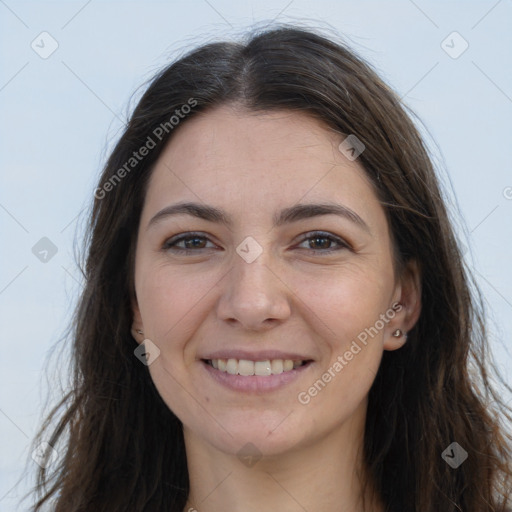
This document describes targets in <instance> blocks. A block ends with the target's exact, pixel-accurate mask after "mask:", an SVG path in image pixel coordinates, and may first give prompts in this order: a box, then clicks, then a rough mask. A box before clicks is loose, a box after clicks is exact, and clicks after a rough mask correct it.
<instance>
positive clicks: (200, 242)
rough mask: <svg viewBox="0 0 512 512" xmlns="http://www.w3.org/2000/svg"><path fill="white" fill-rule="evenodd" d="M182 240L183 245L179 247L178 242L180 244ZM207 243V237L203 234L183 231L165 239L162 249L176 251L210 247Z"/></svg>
mask: <svg viewBox="0 0 512 512" xmlns="http://www.w3.org/2000/svg"><path fill="white" fill-rule="evenodd" d="M182 242H183V245H182V246H181V247H180V246H178V244H181V243H182ZM207 243H208V238H207V237H206V236H204V235H201V234H198V233H185V234H182V235H178V236H175V237H173V238H171V239H169V240H167V241H166V242H165V243H164V245H163V247H162V249H163V250H170V251H176V252H180V251H183V252H188V251H195V250H200V249H211V247H206V244H207Z"/></svg>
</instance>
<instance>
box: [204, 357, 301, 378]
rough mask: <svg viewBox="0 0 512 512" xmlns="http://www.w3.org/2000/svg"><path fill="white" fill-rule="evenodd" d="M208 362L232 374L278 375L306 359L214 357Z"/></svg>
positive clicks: (299, 364)
mask: <svg viewBox="0 0 512 512" xmlns="http://www.w3.org/2000/svg"><path fill="white" fill-rule="evenodd" d="M208 363H209V364H210V365H211V366H213V367H214V368H215V369H217V370H220V371H221V372H227V373H229V374H230V375H237V374H238V375H243V376H246V377H248V376H251V375H260V376H264V375H278V374H279V373H283V372H289V371H290V370H293V369H295V368H299V367H300V366H302V365H303V364H304V361H293V360H292V359H272V361H269V360H268V359H267V360H266V361H248V360H247V359H240V360H239V359H212V360H210V361H208Z"/></svg>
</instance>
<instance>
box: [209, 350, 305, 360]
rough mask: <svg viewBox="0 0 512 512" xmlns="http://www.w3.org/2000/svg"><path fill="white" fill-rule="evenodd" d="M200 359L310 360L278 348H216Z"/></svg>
mask: <svg viewBox="0 0 512 512" xmlns="http://www.w3.org/2000/svg"><path fill="white" fill-rule="evenodd" d="M200 359H206V360H211V359H238V360H240V359H245V360H247V361H267V360H272V359H291V360H292V361H310V360H312V358H311V357H308V356H304V355H301V354H298V353H297V352H282V351H280V350H258V351H255V352H248V351H247V350H237V349H229V350H228V349H225V350H217V351H215V352H212V353H211V354H208V355H205V356H201V357H200Z"/></svg>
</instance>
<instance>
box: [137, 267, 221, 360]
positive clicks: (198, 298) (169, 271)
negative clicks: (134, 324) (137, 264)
mask: <svg viewBox="0 0 512 512" xmlns="http://www.w3.org/2000/svg"><path fill="white" fill-rule="evenodd" d="M141 267H142V265H141ZM220 277H221V276H217V273H215V272H214V271H211V270H210V271H205V272H197V271H192V270H190V271H187V269H186V268H177V267H176V268H172V267H171V266H170V265H167V266H166V265H163V264H158V265H157V264H154V265H152V266H147V267H145V268H144V269H143V270H142V268H141V272H140V275H139V280H138V289H137V291H138V293H137V298H138V301H139V308H140V311H141V315H142V319H143V322H144V326H145V328H146V331H147V333H148V337H150V336H153V338H154V341H155V342H156V343H158V344H161V345H162V347H163V348H164V349H171V350H172V349H176V348H178V347H179V346H180V342H181V340H185V339H186V334H187V333H189V332H190V330H191V329H194V326H196V327H197V326H198V325H199V324H200V323H201V318H202V314H203V313H204V312H205V304H206V303H207V302H208V295H209V293H214V289H215V286H216V284H217V282H218V281H219V279H220ZM171 340H172V341H173V343H170V341H171Z"/></svg>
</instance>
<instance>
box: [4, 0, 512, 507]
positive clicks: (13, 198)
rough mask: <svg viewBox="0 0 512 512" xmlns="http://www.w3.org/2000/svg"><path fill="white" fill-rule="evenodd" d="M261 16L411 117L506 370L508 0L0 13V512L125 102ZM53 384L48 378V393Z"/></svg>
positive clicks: (23, 456)
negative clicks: (398, 101)
mask: <svg viewBox="0 0 512 512" xmlns="http://www.w3.org/2000/svg"><path fill="white" fill-rule="evenodd" d="M275 18H277V20H278V21H284V22H286V21H288V22H293V21H300V22H301V23H303V24H308V23H309V24H310V25H312V26H318V27H320V28H322V27H324V28H325V27H326V26H327V25H326V24H327V23H329V24H330V25H331V27H332V28H333V29H334V30H336V31H338V32H339V33H341V34H343V35H344V36H345V37H346V39H347V41H348V42H349V43H350V44H351V45H352V47H353V48H354V49H355V50H356V51H357V52H359V54H360V55H362V56H363V57H365V58H366V59H368V60H369V61H370V62H371V63H372V64H373V65H374V66H375V67H376V68H377V70H378V71H379V72H380V73H381V75H382V76H383V77H384V79H385V80H387V81H388V82H389V83H390V84H391V85H392V87H394V88H395V89H396V90H397V91H398V92H399V94H400V95H401V96H404V102H405V103H406V104H407V105H409V106H410V107H411V108H412V109H413V110H414V111H415V112H416V113H417V114H418V115H419V117H420V118H421V120H422V121H423V123H424V125H425V128H424V131H426V130H428V131H429V132H430V134H431V136H432V138H433V140H434V141H436V142H437V144H438V145H439V148H440V150H437V149H436V148H435V146H434V143H433V142H432V140H430V141H429V145H430V146H431V147H432V150H433V151H434V152H435V155H436V156H435V159H436V163H437V164H438V167H439V173H440V177H441V180H442V181H443V183H444V184H445V185H446V186H447V187H448V195H449V197H450V203H452V204H453V205H454V207H453V208H454V210H453V213H454V215H455V220H456V223H457V225H458V226H459V232H460V236H461V238H462V240H463V242H464V244H465V245H466V246H468V247H469V248H470V250H469V251H468V252H467V253H466V256H467V258H468V261H469V262H470V263H471V265H472V267H473V269H474V272H475V276H476V278H477V280H478V282H479V283H480V286H481V289H482V291H483V293H484V295H485V298H486V302H487V304H488V312H489V321H490V325H489V328H490V333H491V336H492V346H493V349H494V351H495V354H496V359H497V361H498V363H499V366H500V368H501V370H502V372H503V373H504V374H505V375H508V374H509V373H510V371H511V370H512V355H511V351H510V346H511V335H512V271H511V268H510V262H511V254H512V251H511V248H512V188H510V187H512V172H511V164H512V144H511V143H512V124H511V120H512V65H511V64H512V62H511V55H512V2H511V1H509V0H501V1H430V2H427V1H420V0H417V1H416V2H412V1H410V0H403V1H393V2H377V1H374V2H370V1H359V2H355V1H350V2H349V1H326V0H316V1H315V2H311V1H305V0H294V1H291V2H290V1H289V0H285V1H280V0H271V1H267V0H265V1H260V2H251V1H245V2H244V1H238V2H234V1H233V0H211V1H208V2H207V1H205V0H192V1H190V2H185V1H169V2H163V1H162V2H149V1H148V2H143V1H137V2H121V1H105V0H104V1H100V0H93V1H90V2H86V1H81V2H74V1H67V2H43V1H41V2H19V1H14V0H6V1H0V34H1V45H0V51H1V55H0V59H1V63H0V109H1V118H0V119H1V123H0V130H1V133H0V166H1V170H2V186H1V188H0V222H1V228H2V251H1V260H0V311H1V315H2V316H1V322H0V330H1V333H2V355H1V357H0V452H1V459H0V511H1V512H9V511H14V510H20V509H19V508H17V506H16V503H17V502H18V499H19V498H20V497H21V496H22V495H23V494H24V492H26V491H27V489H28V484H29V481H30V478H25V479H23V480H21V481H19V479H20V477H21V474H22V470H23V469H24V466H25V463H28V468H30V470H33V469H34V466H35V464H34V463H33V462H32V461H31V459H30V449H29V448H30V441H31V439H32V437H33V435H34V434H35V432H36V430H37V428H38V427H39V423H40V418H41V412H42V406H43V403H44V400H45V398H46V393H47V388H48V385H47V383H46V377H45V374H44V373H43V372H44V370H45V368H46V367H47V361H46V357H47V356H50V355H51V354H52V348H53V347H54V346H55V343H56V341H57V339H58V338H60V337H61V336H62V335H63V334H64V331H65V328H66V325H67V322H68V321H69V318H70V315H71V312H72V306H73V304H74V301H75V298H76V294H77V292H78V290H79V283H80V281H81V278H80V273H79V272H78V270H77V268H76V266H75V263H74V256H73V240H74V238H75V236H76V237H77V239H78V240H79V239H80V233H81V228H80V225H81V224H80V222H78V221H77V216H78V214H79V213H80V211H81V210H82V209H83V208H84V207H86V206H88V205H89V203H90V201H91V199H92V193H93V190H94V187H95V182H96V179H97V177H98V174H99V172H100V169H101V167H102V165H103V163H104V161H105V156H106V154H107V153H108V150H109V149H110V148H111V147H112V143H113V141H115V139H116V137H117V136H118V131H119V129H120V127H121V126H122V124H123V120H124V119H125V115H126V112H127V111H128V109H129V108H130V107H129V102H128V100H129V98H130V95H131V94H132V93H133V92H134V91H135V90H136V88H137V87H138V86H139V85H141V84H142V83H143V82H144V81H145V80H146V79H148V78H150V77H151V76H152V74H153V73H154V72H155V71H156V70H157V69H159V68H160V67H161V66H163V65H165V64H166V63H167V62H168V60H169V59H170V58H174V57H176V56H177V55H178V53H179V52H182V51H185V50H187V49H188V48H189V47H190V45H196V44H198V43H202V42H206V41H207V40H213V39H219V38H225V37H232V36H234V35H236V34H238V33H241V32H243V31H244V28H246V27H248V26H249V25H251V24H252V23H253V22H258V23H259V24H260V25H261V24H262V22H270V21H271V20H273V19H275ZM308 20H313V21H312V22H308ZM43 31H47V32H49V33H50V34H51V35H52V37H53V38H54V39H55V40H56V41H57V42H58V44H59V47H58V49H57V51H56V52H55V53H53V54H52V55H51V56H50V57H49V58H47V59H42V58H40V57H39V56H38V55H37V54H36V53H35V52H34V51H33V50H32V48H31V42H32V41H33V40H34V39H35V38H36V36H38V35H39V34H40V33H41V32H43ZM453 31H457V32H458V33H460V35H461V36H462V37H463V38H464V39H465V40H466V41H467V42H468V43H469V47H468V49H467V51H465V52H464V53H463V54H462V55H461V56H460V57H459V58H457V59H453V58H451V57H450V56H449V55H448V54H447V53H446V52H445V51H444V50H443V48H442V47H441V42H442V41H443V40H444V39H445V38H446V37H447V36H448V35H449V34H451V33H452V32H453ZM454 44H455V50H456V49H457V48H460V46H457V45H458V44H459V43H454ZM138 97H139V96H137V98H138ZM452 185H453V190H454V193H455V195H454V194H453V192H452V191H451V187H452ZM455 198H456V199H455ZM457 203H458V205H459V207H460V213H458V212H457V210H456V209H455V208H456V204H457ZM82 216H83V214H82ZM464 226H465V228H464ZM42 237H48V238H49V239H50V240H51V241H52V242H53V243H54V244H55V245H56V246H57V248H58V252H57V254H56V255H55V256H54V257H53V258H51V259H50V260H49V261H48V262H47V263H42V262H41V261H39V259H37V258H36V257H35V256H34V254H33V253H32V251H31V249H32V247H33V246H34V245H35V244H36V242H38V241H39V240H40V239H41V238H42ZM58 376H59V373H58V371H57V369H56V367H55V364H53V365H51V366H50V370H48V379H49V383H50V387H51V389H57V388H56V384H57V382H58ZM64 384H65V378H64ZM509 398H510V397H508V399H509ZM51 403H52V402H51ZM16 484H18V485H16Z"/></svg>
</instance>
